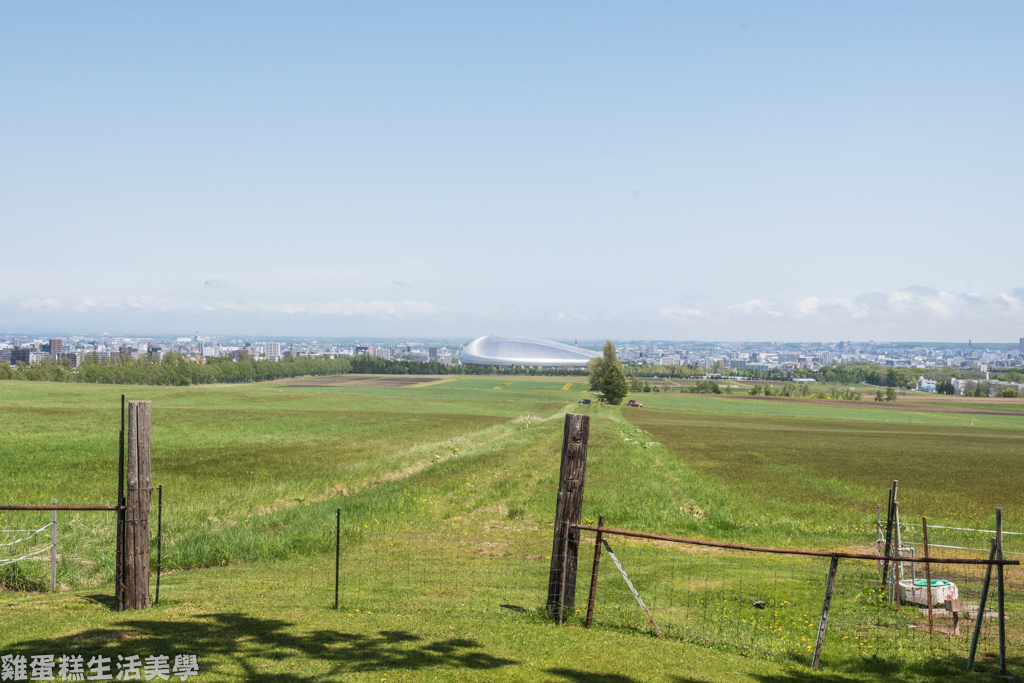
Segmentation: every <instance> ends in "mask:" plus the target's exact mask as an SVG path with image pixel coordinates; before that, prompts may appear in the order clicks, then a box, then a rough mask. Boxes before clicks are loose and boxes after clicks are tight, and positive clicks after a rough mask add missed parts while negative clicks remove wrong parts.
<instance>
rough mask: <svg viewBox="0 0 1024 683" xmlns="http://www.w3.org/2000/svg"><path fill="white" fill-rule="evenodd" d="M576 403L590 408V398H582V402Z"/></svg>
mask: <svg viewBox="0 0 1024 683" xmlns="http://www.w3.org/2000/svg"><path fill="white" fill-rule="evenodd" d="M576 402H577V403H582V404H583V405H585V406H589V405H590V399H589V398H581V399H580V400H578V401H576Z"/></svg>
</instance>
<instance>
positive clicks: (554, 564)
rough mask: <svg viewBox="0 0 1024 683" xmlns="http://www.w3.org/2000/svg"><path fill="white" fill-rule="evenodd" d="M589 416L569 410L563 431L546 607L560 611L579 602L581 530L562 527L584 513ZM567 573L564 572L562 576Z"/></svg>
mask: <svg viewBox="0 0 1024 683" xmlns="http://www.w3.org/2000/svg"><path fill="white" fill-rule="evenodd" d="M589 438H590V418H589V417H588V416H586V415H574V414H571V413H569V414H567V415H566V416H565V431H564V433H563V435H562V465H561V469H560V471H559V475H558V502H557V503H556V505H555V529H554V532H555V533H554V540H553V542H552V544H551V573H550V575H549V577H548V601H547V608H548V610H549V611H550V612H551V613H552V614H555V615H557V614H558V613H559V612H560V611H561V612H562V613H563V614H564V613H565V612H570V613H571V612H572V610H573V608H574V607H575V605H576V561H577V558H578V556H579V546H580V530H579V529H572V528H569V529H567V530H566V531H567V537H566V542H565V543H564V544H563V542H562V535H563V533H564V532H563V528H564V527H566V526H568V525H570V524H579V523H580V516H581V515H582V514H583V484H584V482H585V481H586V474H587V442H588V440H589ZM563 574H564V576H563Z"/></svg>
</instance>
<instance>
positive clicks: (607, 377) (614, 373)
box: [601, 362, 628, 406]
mask: <svg viewBox="0 0 1024 683" xmlns="http://www.w3.org/2000/svg"><path fill="white" fill-rule="evenodd" d="M601 391H602V392H603V393H604V398H605V400H606V401H608V403H610V404H612V405H613V406H617V405H619V404H620V403H622V399H624V398H625V397H626V393H627V392H628V389H627V387H626V373H625V372H624V371H623V369H622V365H620V364H619V363H618V362H615V363H612V364H611V365H609V366H608V369H607V370H606V371H605V373H604V377H602V378H601Z"/></svg>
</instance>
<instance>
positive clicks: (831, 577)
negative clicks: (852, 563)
mask: <svg viewBox="0 0 1024 683" xmlns="http://www.w3.org/2000/svg"><path fill="white" fill-rule="evenodd" d="M838 568H839V556H838V555H833V556H832V561H831V563H829V566H828V584H827V585H826V586H825V603H824V604H823V605H822V606H821V621H819V622H818V639H817V640H816V641H815V643H814V659H813V660H812V661H811V668H812V669H817V668H818V665H819V664H820V663H821V648H822V645H824V644H825V629H826V628H827V627H828V610H829V608H830V607H831V606H832V589H833V588H834V587H835V584H836V570H837V569H838Z"/></svg>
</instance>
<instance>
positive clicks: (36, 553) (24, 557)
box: [0, 545, 50, 567]
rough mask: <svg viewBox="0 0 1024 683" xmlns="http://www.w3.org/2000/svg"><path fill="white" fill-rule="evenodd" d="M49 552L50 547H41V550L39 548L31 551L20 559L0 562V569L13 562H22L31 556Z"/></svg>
mask: <svg viewBox="0 0 1024 683" xmlns="http://www.w3.org/2000/svg"><path fill="white" fill-rule="evenodd" d="M49 550H50V546H48V545H46V546H43V547H42V548H40V549H39V550H33V551H32V552H30V553H28V554H27V555H22V556H21V557H16V558H14V559H13V560H0V567H2V566H4V565H5V564H14V563H15V562H20V561H22V560H24V559H27V558H29V557H32V556H33V555H40V554H42V553H45V552H48V551H49Z"/></svg>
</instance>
